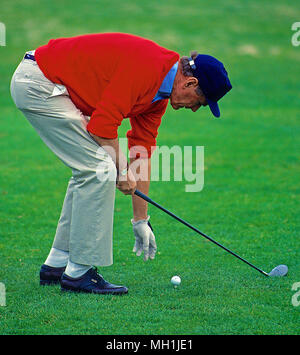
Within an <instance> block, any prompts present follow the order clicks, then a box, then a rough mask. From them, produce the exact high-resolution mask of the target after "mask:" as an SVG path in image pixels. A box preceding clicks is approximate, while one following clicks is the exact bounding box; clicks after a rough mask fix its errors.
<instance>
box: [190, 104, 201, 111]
mask: <svg viewBox="0 0 300 355" xmlns="http://www.w3.org/2000/svg"><path fill="white" fill-rule="evenodd" d="M201 106H202V105H197V106H193V107H191V110H192V111H193V112H196V111H197V110H199V108H200V107H201Z"/></svg>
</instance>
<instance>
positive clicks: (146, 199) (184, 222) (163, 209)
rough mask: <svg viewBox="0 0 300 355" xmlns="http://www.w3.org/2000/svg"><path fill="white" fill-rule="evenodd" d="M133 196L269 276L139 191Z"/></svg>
mask: <svg viewBox="0 0 300 355" xmlns="http://www.w3.org/2000/svg"><path fill="white" fill-rule="evenodd" d="M134 194H135V195H137V196H139V197H141V198H142V199H143V200H145V201H147V202H149V203H151V204H152V205H153V206H156V207H157V208H159V209H160V210H162V211H164V212H165V213H167V214H168V215H170V216H171V217H173V218H175V219H176V220H177V221H179V222H181V223H182V224H184V225H185V226H187V227H189V228H190V229H192V230H193V231H195V232H196V233H198V234H200V235H202V237H204V238H206V239H208V240H210V241H211V242H213V243H214V244H216V245H218V246H219V247H221V248H222V249H224V250H226V251H227V252H228V253H230V254H231V255H233V256H235V257H236V258H238V259H240V260H241V261H243V262H244V263H246V264H248V265H249V266H251V267H252V268H254V269H255V270H257V271H259V272H260V273H261V274H263V275H265V276H269V275H268V273H266V272H265V271H263V270H261V269H259V268H258V267H256V266H255V265H253V264H251V263H250V262H249V261H247V260H245V259H243V258H242V257H240V256H239V255H237V254H235V253H234V252H233V251H231V250H230V249H228V248H226V247H224V245H222V244H220V243H218V242H217V241H215V240H214V239H212V238H211V237H209V236H208V235H206V234H204V233H202V232H201V231H200V230H199V229H197V228H195V227H193V226H192V225H191V224H189V223H188V222H186V221H184V220H183V219H181V218H180V217H177V216H176V215H175V214H174V213H172V212H170V211H168V210H167V209H166V208H164V207H162V206H161V205H159V204H158V203H156V202H155V201H153V200H152V199H151V198H150V197H148V196H146V195H145V194H143V193H142V192H141V191H139V190H135V192H134Z"/></svg>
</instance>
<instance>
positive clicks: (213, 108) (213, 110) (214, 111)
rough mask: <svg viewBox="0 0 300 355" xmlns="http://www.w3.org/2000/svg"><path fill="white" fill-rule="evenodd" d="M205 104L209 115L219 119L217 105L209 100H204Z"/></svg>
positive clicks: (219, 114)
mask: <svg viewBox="0 0 300 355" xmlns="http://www.w3.org/2000/svg"><path fill="white" fill-rule="evenodd" d="M206 101H207V103H208V106H209V108H210V110H211V113H212V114H213V115H214V116H215V117H220V116H221V113H220V109H219V106H218V103H217V102H214V101H211V100H209V99H206Z"/></svg>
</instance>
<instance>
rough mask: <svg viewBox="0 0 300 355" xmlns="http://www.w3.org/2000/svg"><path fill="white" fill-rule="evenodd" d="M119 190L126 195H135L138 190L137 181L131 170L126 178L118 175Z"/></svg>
mask: <svg viewBox="0 0 300 355" xmlns="http://www.w3.org/2000/svg"><path fill="white" fill-rule="evenodd" d="M117 189H119V190H120V191H121V192H122V193H123V194H124V195H133V194H134V191H135V190H136V181H135V178H134V176H133V173H132V172H131V170H130V169H128V171H127V174H126V175H124V176H122V175H120V174H118V177H117Z"/></svg>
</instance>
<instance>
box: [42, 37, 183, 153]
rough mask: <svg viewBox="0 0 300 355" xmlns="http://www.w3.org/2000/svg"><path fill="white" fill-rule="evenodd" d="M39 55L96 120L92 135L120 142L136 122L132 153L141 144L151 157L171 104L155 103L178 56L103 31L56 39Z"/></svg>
mask: <svg viewBox="0 0 300 355" xmlns="http://www.w3.org/2000/svg"><path fill="white" fill-rule="evenodd" d="M35 57H36V60H37V63H38V65H39V67H40V69H41V70H42V72H43V73H44V75H45V76H46V77H47V78H48V79H49V80H51V81H52V82H54V83H58V84H63V85H65V86H66V88H67V89H68V92H69V94H70V98H71V100H72V101H73V103H74V104H75V105H76V107H78V108H79V109H80V110H81V111H82V113H83V114H84V115H88V116H91V118H90V121H89V124H88V126H87V129H88V131H89V132H91V133H93V134H95V135H97V136H100V137H104V138H117V137H118V133H117V131H118V127H119V126H120V124H121V122H122V120H123V119H124V118H130V124H131V128H132V129H131V130H130V131H128V132H127V137H128V146H129V149H130V148H131V147H133V146H136V145H141V146H143V147H145V148H146V149H147V152H148V156H150V155H151V146H155V145H156V136H157V130H158V127H159V125H160V123H161V117H162V116H163V114H164V113H165V110H166V107H167V104H168V100H167V99H165V100H159V101H156V102H155V103H151V102H152V99H153V98H154V96H155V95H156V93H157V91H158V89H159V88H160V85H161V83H162V81H163V79H164V78H165V76H166V74H167V73H168V72H169V70H170V69H171V67H172V66H173V65H174V64H175V63H176V61H178V59H179V55H178V54H177V53H176V52H173V51H170V50H168V49H165V48H163V47H160V46H159V45H157V44H156V43H154V42H152V41H150V40H147V39H144V38H141V37H137V36H133V35H130V34H123V33H103V34H89V35H83V36H78V37H73V38H59V39H53V40H50V41H49V43H48V44H47V45H45V46H42V47H39V48H37V50H36V52H35ZM141 156H142V155H141Z"/></svg>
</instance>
